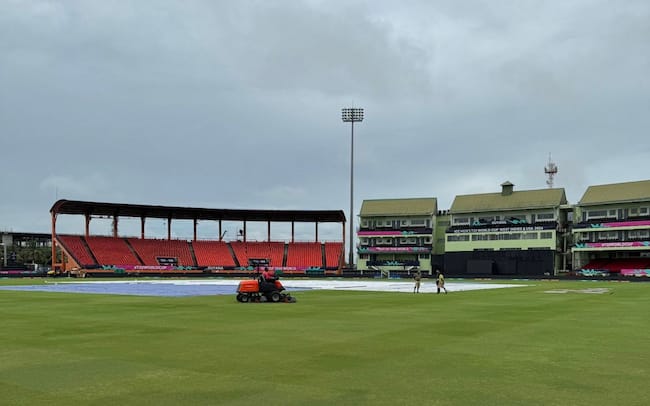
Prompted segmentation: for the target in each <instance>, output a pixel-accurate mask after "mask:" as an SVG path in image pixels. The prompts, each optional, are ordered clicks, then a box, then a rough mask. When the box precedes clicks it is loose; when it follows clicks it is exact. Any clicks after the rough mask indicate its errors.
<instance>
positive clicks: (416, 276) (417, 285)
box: [413, 269, 422, 293]
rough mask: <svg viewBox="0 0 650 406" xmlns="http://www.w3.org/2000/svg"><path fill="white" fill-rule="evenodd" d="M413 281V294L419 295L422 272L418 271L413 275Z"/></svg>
mask: <svg viewBox="0 0 650 406" xmlns="http://www.w3.org/2000/svg"><path fill="white" fill-rule="evenodd" d="M413 279H415V286H413V293H420V280H421V279H422V272H420V270H419V269H418V270H417V271H416V272H415V273H414V274H413Z"/></svg>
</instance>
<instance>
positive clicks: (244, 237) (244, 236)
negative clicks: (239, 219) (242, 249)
mask: <svg viewBox="0 0 650 406" xmlns="http://www.w3.org/2000/svg"><path fill="white" fill-rule="evenodd" d="M242 237H243V239H244V242H246V220H244V235H243V236H242Z"/></svg>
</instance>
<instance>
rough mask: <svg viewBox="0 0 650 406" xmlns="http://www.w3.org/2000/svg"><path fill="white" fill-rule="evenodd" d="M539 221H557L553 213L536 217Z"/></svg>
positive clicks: (540, 214)
mask: <svg viewBox="0 0 650 406" xmlns="http://www.w3.org/2000/svg"><path fill="white" fill-rule="evenodd" d="M535 217H536V218H537V221H553V220H555V214H553V213H539V214H537V215H536V216H535Z"/></svg>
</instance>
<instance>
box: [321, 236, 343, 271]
mask: <svg viewBox="0 0 650 406" xmlns="http://www.w3.org/2000/svg"><path fill="white" fill-rule="evenodd" d="M342 256H343V243H342V242H326V243H325V267H326V268H338V267H339V266H340V264H341V257H342Z"/></svg>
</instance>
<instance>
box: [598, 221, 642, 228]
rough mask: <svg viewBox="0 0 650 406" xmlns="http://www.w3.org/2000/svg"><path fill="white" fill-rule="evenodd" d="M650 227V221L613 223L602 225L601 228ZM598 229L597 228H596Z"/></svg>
mask: <svg viewBox="0 0 650 406" xmlns="http://www.w3.org/2000/svg"><path fill="white" fill-rule="evenodd" d="M639 226H650V220H643V221H614V222H612V223H601V224H600V227H604V228H614V227H639ZM594 228H597V227H594Z"/></svg>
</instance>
